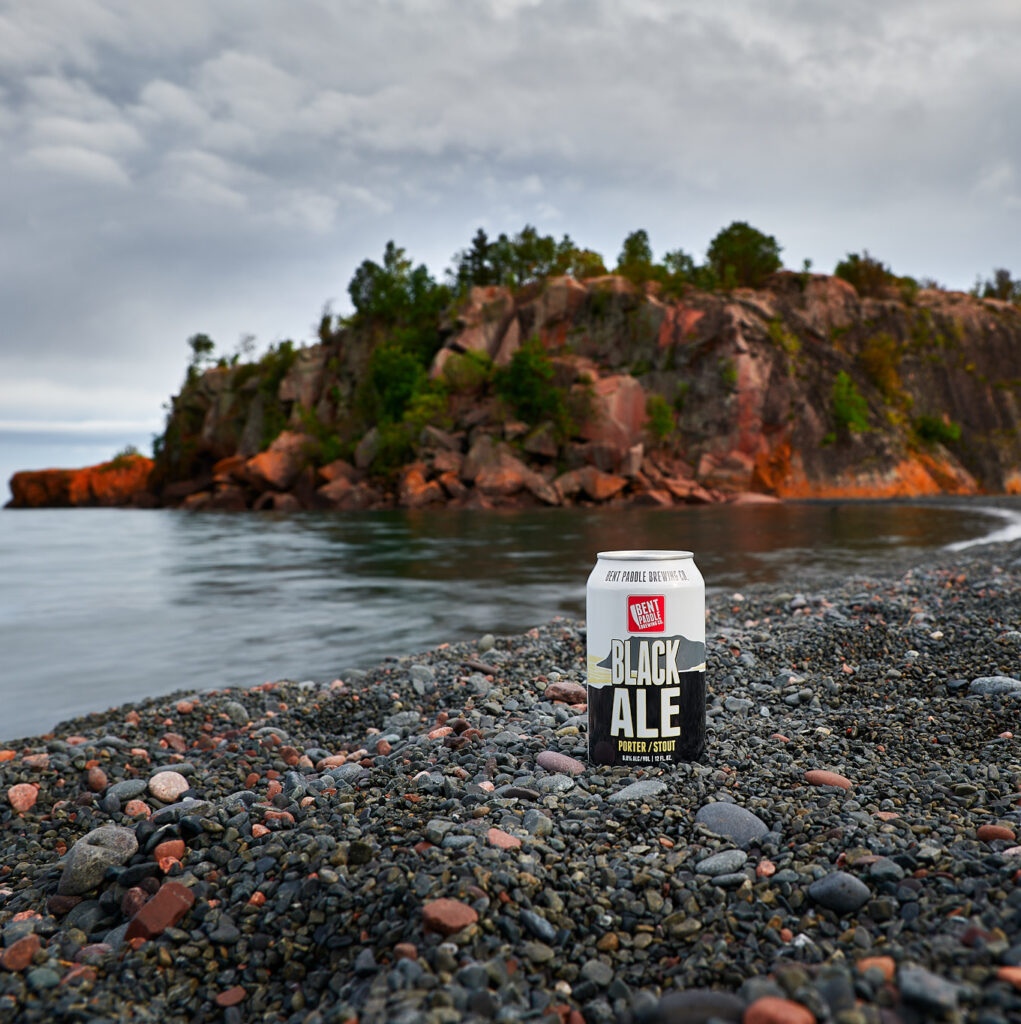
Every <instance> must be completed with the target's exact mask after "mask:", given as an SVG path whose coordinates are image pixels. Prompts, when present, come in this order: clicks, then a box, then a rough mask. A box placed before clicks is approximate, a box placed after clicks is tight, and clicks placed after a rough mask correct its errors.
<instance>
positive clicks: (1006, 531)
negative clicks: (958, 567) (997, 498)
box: [944, 505, 1021, 551]
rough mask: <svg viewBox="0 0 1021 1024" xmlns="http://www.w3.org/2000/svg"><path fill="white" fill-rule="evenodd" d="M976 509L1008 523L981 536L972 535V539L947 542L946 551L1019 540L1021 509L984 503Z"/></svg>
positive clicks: (1020, 533)
mask: <svg viewBox="0 0 1021 1024" xmlns="http://www.w3.org/2000/svg"><path fill="white" fill-rule="evenodd" d="M974 511H976V512H984V513H985V514H986V515H990V516H994V517H995V518H997V519H1003V520H1006V523H1005V525H1003V526H1001V527H1000V528H999V529H998V530H993V531H992V532H990V533H984V534H983V535H982V536H981V537H972V538H971V539H970V540H959V541H955V542H954V543H953V544H947V545H945V546H944V550H945V551H962V550H964V548H973V547H975V546H976V545H978V544H996V543H1001V542H1003V541H1011V540H1017V539H1018V538H1019V537H1021V511H1018V510H1016V509H1011V508H998V507H997V506H995V505H983V506H982V507H981V508H977V509H975V510H974Z"/></svg>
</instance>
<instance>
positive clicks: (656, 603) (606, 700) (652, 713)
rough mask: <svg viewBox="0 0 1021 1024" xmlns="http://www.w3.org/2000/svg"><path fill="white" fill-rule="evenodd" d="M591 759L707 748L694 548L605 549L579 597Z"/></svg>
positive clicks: (684, 755)
mask: <svg viewBox="0 0 1021 1024" xmlns="http://www.w3.org/2000/svg"><path fill="white" fill-rule="evenodd" d="M585 603H586V619H587V627H588V629H587V632H588V640H587V647H588V716H589V760H590V761H592V762H593V763H595V764H617V765H626V764H653V763H655V762H659V761H668V762H669V761H673V762H676V761H695V760H698V758H699V757H701V755H702V753H703V751H704V750H705V583H704V582H703V580H702V574H701V573H700V572H699V571H698V569H697V568H696V566H695V562H694V559H693V558H692V555H691V552H690V551H601V552H600V553H599V555H598V561H597V562H596V566H595V568H594V569H593V570H592V573H591V575H590V576H589V579H588V586H587V588H586V594H585Z"/></svg>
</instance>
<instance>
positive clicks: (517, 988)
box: [0, 542, 1021, 1024]
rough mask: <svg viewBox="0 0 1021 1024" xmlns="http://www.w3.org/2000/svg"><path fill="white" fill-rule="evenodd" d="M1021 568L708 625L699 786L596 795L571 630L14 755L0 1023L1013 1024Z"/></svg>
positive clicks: (605, 776)
mask: <svg viewBox="0 0 1021 1024" xmlns="http://www.w3.org/2000/svg"><path fill="white" fill-rule="evenodd" d="M1019 627H1021V542H1012V543H1010V544H1006V545H991V546H988V547H984V548H977V549H972V550H968V551H965V552H960V553H956V554H949V553H948V554H945V555H943V556H942V558H941V560H939V561H937V562H936V563H933V562H929V563H927V564H925V565H921V566H919V565H914V566H912V565H910V564H909V563H907V562H905V563H904V564H903V565H901V566H898V567H892V566H886V567H884V569H883V574H882V575H881V574H879V573H878V572H877V574H876V575H875V576H870V577H865V576H855V577H853V578H850V579H835V580H833V582H832V584H831V585H828V586H827V587H825V588H824V589H821V590H818V591H816V592H812V593H796V592H795V590H794V589H793V587H792V589H791V591H790V592H787V593H784V592H781V591H780V590H779V589H777V588H775V587H754V588H750V589H749V590H747V591H746V592H744V593H743V594H741V595H724V596H721V597H717V598H713V599H712V600H710V602H709V619H708V630H707V640H708V649H709V657H708V680H709V689H710V706H709V709H708V729H709V731H708V735H709V748H708V754H707V757H706V760H705V763H703V764H691V765H682V766H680V767H678V768H664V769H658V768H657V769H653V770H645V771H639V770H629V769H626V768H619V769H610V768H605V767H600V768H594V767H590V766H587V765H586V764H585V763H584V761H585V746H586V728H587V720H586V716H585V706H584V700H585V693H584V689H583V688H582V686H581V684H582V683H583V681H584V677H583V665H584V658H583V648H584V629H583V626H582V625H581V624H579V623H575V622H570V621H566V620H556V621H554V622H552V623H549V624H547V625H545V626H542V627H540V628H537V629H534V630H531V631H530V632H529V633H527V634H525V635H523V636H512V637H501V638H495V639H494V638H492V637H485V638H482V640H480V641H479V642H478V643H470V644H457V645H444V646H441V647H440V648H437V649H435V650H432V651H429V652H426V653H423V654H420V655H416V656H413V657H392V658H388V659H386V660H384V661H383V662H382V663H381V664H380V665H379V666H377V667H376V668H374V669H372V670H370V671H368V672H363V671H356V670H351V671H348V672H344V673H342V678H341V679H338V680H333V681H322V682H315V683H313V682H280V683H275V684H268V685H264V686H260V687H257V688H255V689H252V690H238V689H234V690H221V691H216V692H209V691H201V690H197V691H181V692H178V693H175V694H172V695H169V696H166V697H162V698H156V699H152V700H146V701H143V702H140V703H138V704H135V705H125V706H124V707H121V708H116V709H111V710H109V711H106V712H101V713H96V714H92V715H88V716H85V717H83V718H79V719H75V720H73V721H70V722H65V723H62V724H61V725H59V726H58V727H57V728H56V729H55V730H54V731H53V733H52V734H49V735H47V736H43V737H35V738H27V739H24V740H19V741H16V742H8V743H6V744H2V745H0V746H3V747H4V748H6V749H3V750H0V777H2V787H0V825H2V831H0V932H2V938H3V950H2V952H0V1017H11V1018H16V1019H18V1020H19V1021H54V1020H61V1021H65V1020H66V1021H83V1022H84V1021H98V1020H104V1021H113V1020H118V1021H121V1020H123V1021H129V1020H130V1021H150V1020H151V1021H157V1020H159V1021H166V1022H182V1024H183V1022H185V1021H188V1022H191V1021H226V1022H231V1024H236V1022H241V1021H247V1020H267V1021H287V1022H294V1024H299V1022H304V1024H320V1022H322V1024H328V1022H334V1021H336V1022H342V1021H359V1022H362V1024H369V1022H377V1021H379V1022H381V1021H392V1022H401V1024H413V1022H429V1024H432V1022H445V1021H450V1022H453V1021H459V1020H480V1021H483V1020H491V1019H494V1020H506V1021H510V1020H536V1021H546V1022H548V1024H567V1022H571V1024H578V1022H582V1021H584V1022H588V1024H596V1022H612V1021H621V1022H628V1021H633V1022H650V1024H651V1022H656V1021H662V1022H674V1021H676V1022H682V1021H683V1022H699V1021H709V1020H718V1021H739V1020H744V1021H746V1022H749V1024H756V1022H767V1021H793V1022H806V1024H809V1022H811V1021H813V1020H816V1021H834V1022H839V1024H870V1022H879V1021H882V1022H886V1024H896V1022H898V1021H903V1022H905V1024H912V1022H920V1021H929V1020H939V1019H946V1020H969V1021H976V1022H979V1021H980V1022H982V1024H1005V1022H1008V1021H1012V1020H1017V1019H1019V1017H1021V886H1019V884H1018V882H1019V881H1021V845H1019V842H1018V838H1017V835H1018V832H1019V831H1021V756H1019V751H1018V739H1017V737H1016V736H1015V735H1014V732H1015V731H1016V730H1017V725H1018V718H1019V716H1018V713H1019V710H1021V632H1019Z"/></svg>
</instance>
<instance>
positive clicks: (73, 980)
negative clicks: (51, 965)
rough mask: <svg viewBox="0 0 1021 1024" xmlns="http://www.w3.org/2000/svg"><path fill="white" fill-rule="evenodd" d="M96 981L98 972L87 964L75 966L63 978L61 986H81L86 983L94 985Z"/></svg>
mask: <svg viewBox="0 0 1021 1024" xmlns="http://www.w3.org/2000/svg"><path fill="white" fill-rule="evenodd" d="M95 980H96V972H95V971H94V970H93V969H92V968H91V967H89V966H88V965H87V964H75V965H74V967H72V968H71V969H70V970H69V971H68V972H67V974H65V975H64V977H63V978H61V979H60V984H61V985H81V984H83V983H84V982H89V983H92V982H94V981H95Z"/></svg>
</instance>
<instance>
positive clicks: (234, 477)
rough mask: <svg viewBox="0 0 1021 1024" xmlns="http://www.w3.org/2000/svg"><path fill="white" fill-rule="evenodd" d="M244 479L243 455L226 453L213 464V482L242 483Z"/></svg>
mask: <svg viewBox="0 0 1021 1024" xmlns="http://www.w3.org/2000/svg"><path fill="white" fill-rule="evenodd" d="M245 479H246V478H245V457H244V456H243V455H228V456H227V457H226V458H225V459H220V461H219V462H217V463H216V464H215V465H214V466H213V482H214V483H217V484H220V483H244V482H245Z"/></svg>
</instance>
